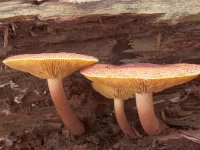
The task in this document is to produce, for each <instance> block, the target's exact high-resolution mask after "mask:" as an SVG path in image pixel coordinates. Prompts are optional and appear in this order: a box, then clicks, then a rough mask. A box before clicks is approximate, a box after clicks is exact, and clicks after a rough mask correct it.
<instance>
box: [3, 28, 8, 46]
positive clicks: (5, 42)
mask: <svg viewBox="0 0 200 150" xmlns="http://www.w3.org/2000/svg"><path fill="white" fill-rule="evenodd" d="M7 46H8V26H7V25H5V26H4V43H3V47H4V48H6V47H7Z"/></svg>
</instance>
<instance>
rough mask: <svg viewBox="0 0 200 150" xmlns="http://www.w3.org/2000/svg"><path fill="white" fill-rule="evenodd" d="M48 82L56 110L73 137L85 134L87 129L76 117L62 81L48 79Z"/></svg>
mask: <svg viewBox="0 0 200 150" xmlns="http://www.w3.org/2000/svg"><path fill="white" fill-rule="evenodd" d="M47 81H48V86H49V91H50V94H51V98H52V100H53V103H54V105H55V108H56V110H57V112H58V114H59V116H60V117H61V119H62V121H63V122H64V124H65V126H66V127H67V129H69V130H70V132H71V133H72V134H73V135H81V134H83V133H84V131H85V127H84V125H83V123H82V122H81V121H80V120H79V119H78V118H77V117H76V115H75V113H74V111H73V110H72V108H71V106H70V104H69V102H68V100H67V98H66V96H65V92H64V89H63V84H62V79H57V78H56V79H48V80H47Z"/></svg>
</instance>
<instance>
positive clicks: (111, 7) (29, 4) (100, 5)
mask: <svg viewBox="0 0 200 150" xmlns="http://www.w3.org/2000/svg"><path fill="white" fill-rule="evenodd" d="M68 2H69V0H56V1H54V0H43V1H38V2H37V1H34V0H15V1H6V2H1V3H0V6H1V7H0V20H2V21H4V22H9V21H12V20H15V21H16V20H18V19H19V18H24V19H30V18H32V17H33V16H35V17H37V18H39V19H40V20H46V19H50V18H52V19H55V18H57V19H61V20H62V19H64V20H72V19H74V18H76V17H84V16H89V15H96V14H108V15H118V14H121V13H135V14H155V13H160V14H163V15H162V16H160V18H159V20H169V21H170V20H171V21H172V22H177V21H181V20H184V21H186V20H190V21H191V20H199V19H200V15H199V12H200V5H199V2H200V1H199V0H192V1H185V0H174V1H164V0H154V1H148V0H134V1H133V0H116V1H112V0H99V1H97V2H87V3H68ZM74 2H76V1H74ZM171 21H170V22H171Z"/></svg>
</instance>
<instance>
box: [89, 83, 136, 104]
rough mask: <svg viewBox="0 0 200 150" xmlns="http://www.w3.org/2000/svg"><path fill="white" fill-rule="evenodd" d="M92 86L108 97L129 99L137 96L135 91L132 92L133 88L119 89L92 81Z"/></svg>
mask: <svg viewBox="0 0 200 150" xmlns="http://www.w3.org/2000/svg"><path fill="white" fill-rule="evenodd" d="M92 87H93V88H94V89H95V91H97V92H98V93H100V94H101V95H103V96H104V97H106V98H108V99H114V98H118V99H121V100H127V99H130V98H134V97H135V93H134V92H132V89H121V88H120V89H117V88H114V87H112V86H107V85H105V84H102V83H100V82H92Z"/></svg>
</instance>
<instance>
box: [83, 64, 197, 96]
mask: <svg viewBox="0 0 200 150" xmlns="http://www.w3.org/2000/svg"><path fill="white" fill-rule="evenodd" d="M81 73H82V74H83V75H84V76H85V77H86V78H88V79H89V80H91V81H94V82H99V83H102V84H105V85H108V86H112V87H115V88H118V89H132V91H133V92H134V93H147V92H159V91H162V90H164V89H166V88H170V87H172V86H175V85H179V84H182V83H185V82H188V81H190V80H192V79H193V78H195V77H197V76H198V75H200V65H195V64H167V65H157V64H149V63H138V64H126V65H121V66H114V65H107V64H96V65H93V66H92V67H89V68H86V69H83V70H81Z"/></svg>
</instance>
